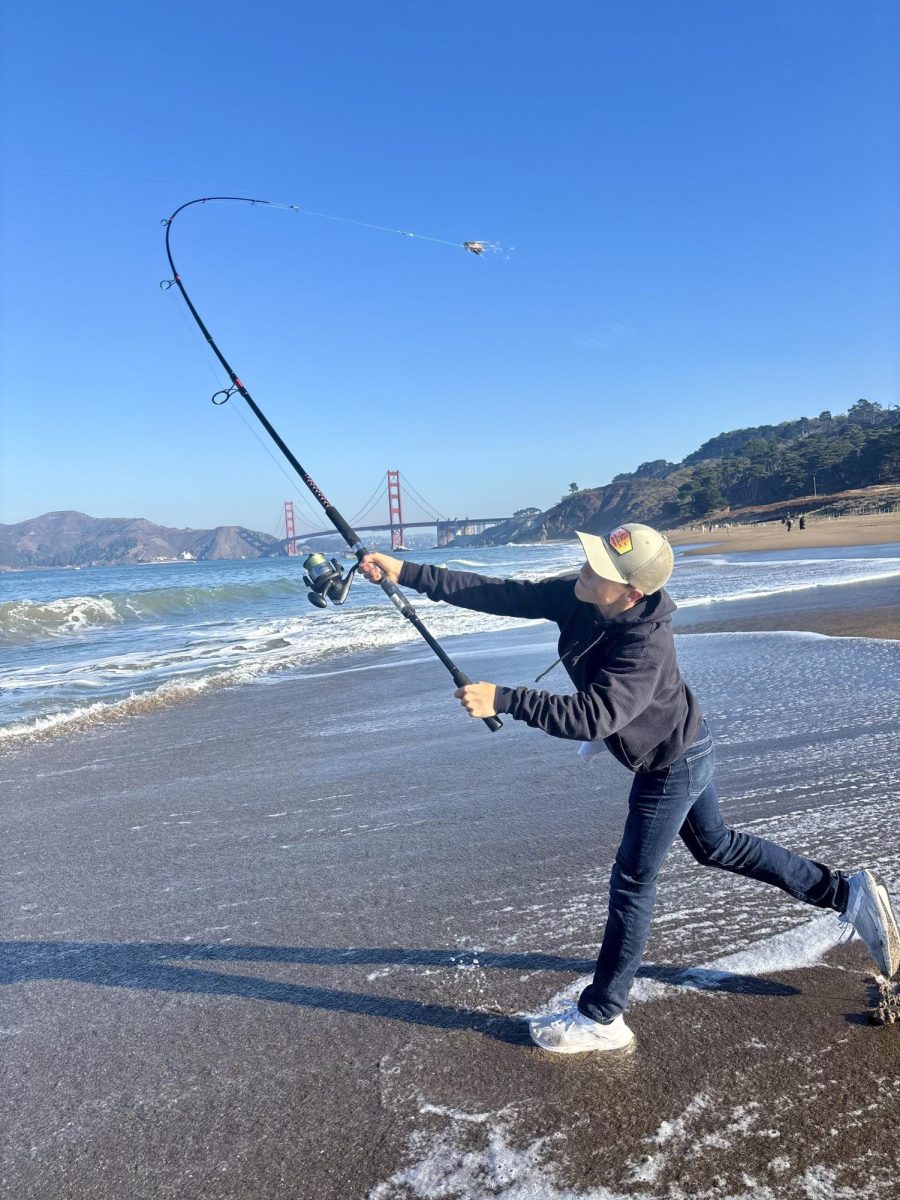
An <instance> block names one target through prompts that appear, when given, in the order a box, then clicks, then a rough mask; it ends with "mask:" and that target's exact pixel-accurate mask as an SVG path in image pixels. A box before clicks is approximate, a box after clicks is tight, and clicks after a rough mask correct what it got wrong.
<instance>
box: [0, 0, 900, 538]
mask: <svg viewBox="0 0 900 1200" xmlns="http://www.w3.org/2000/svg"><path fill="white" fill-rule="evenodd" d="M898 34H900V16H898V9H897V6H896V5H895V4H894V3H892V2H888V0H884V2H881V0H852V2H851V0H846V2H840V0H838V2H835V0H832V2H824V0H814V2H813V0H790V2H788V3H785V2H784V0H681V2H679V3H672V2H671V0H665V2H656V0H644V2H642V3H640V4H635V3H624V2H619V3H615V4H614V3H609V2H606V0H600V2H596V0H595V2H594V3H590V4H582V3H570V4H566V5H549V4H546V3H544V4H538V3H532V2H530V0H525V2H521V0H520V2H518V3H489V2H482V3H480V4H472V3H468V2H462V3H457V4H454V5H452V6H448V5H444V4H438V3H424V2H419V3H410V2H406V0H400V2H391V3H385V4H379V5H375V4H371V3H359V2H355V0H354V2H351V3H334V4H332V5H329V6H326V5H324V4H311V3H282V2H273V0H259V2H258V3H256V4H253V5H247V4H245V3H235V2H233V0H216V2H215V3H212V2H209V0H186V2H185V3H182V4H180V5H174V6H170V7H168V8H165V7H163V8H160V6H159V5H158V4H152V3H148V2H143V0H141V2H135V3H130V4H122V3H119V2H115V3H114V2H112V0H109V2H102V3H101V2H98V0H82V2H81V3H79V4H77V5H66V4H62V3H59V2H58V0H57V2H55V3H46V2H45V0H31V3H30V4H29V5H28V6H24V5H17V6H15V10H13V7H12V6H9V5H8V6H6V9H5V17H4V31H3V41H4V44H5V51H4V59H3V62H2V78H3V84H2V86H3V97H2V99H3V145H2V151H3V161H4V164H5V170H4V174H3V194H2V220H3V243H2V252H3V262H4V268H3V280H2V296H0V299H2V318H3V334H2V347H0V348H2V388H3V411H2V450H0V454H2V459H0V467H2V483H0V521H4V522H7V523H8V522H14V521H19V520H23V519H25V518H27V517H30V516H35V515H37V514H38V513H41V512H45V511H49V510H55V509H68V508H74V509H79V510H81V511H84V512H88V513H91V514H92V515H95V516H137V515H140V516H146V517H149V518H150V519H152V520H155V521H158V522H160V523H163V524H173V525H192V526H208V525H214V524H232V523H235V524H237V523H239V524H245V525H249V526H252V527H255V528H259V529H264V530H269V531H274V529H275V528H276V526H277V523H278V518H279V510H280V506H281V503H282V501H283V499H284V497H285V496H287V495H289V494H291V488H289V486H288V483H287V481H286V480H285V478H284V476H283V475H282V473H281V472H280V470H279V469H278V468H277V467H276V466H275V464H274V463H273V462H272V460H271V458H270V457H269V456H268V455H267V454H266V453H265V451H264V450H263V449H262V448H261V447H260V445H259V444H258V442H257V441H256V440H255V439H254V438H253V437H252V436H251V434H250V433H249V432H248V430H247V429H246V428H245V426H244V424H242V423H241V421H239V420H238V419H237V415H236V412H235V411H233V410H234V409H235V408H236V407H237V402H236V401H232V402H231V403H230V404H229V405H227V406H225V408H223V409H217V408H214V407H213V406H212V405H210V403H209V400H208V397H209V395H210V393H211V392H212V391H213V390H215V388H216V386H219V385H218V384H217V383H216V377H215V375H214V372H213V370H212V367H211V363H210V361H209V355H208V352H207V351H206V349H205V348H204V346H203V345H202V343H201V340H200V339H199V334H197V333H196V332H195V331H194V330H193V329H192V328H191V325H190V323H189V318H188V317H187V311H186V309H185V308H184V305H183V303H182V301H181V300H180V298H179V297H178V296H177V294H176V292H175V291H174V290H172V291H170V292H167V293H164V292H162V291H160V290H159V288H158V283H159V281H160V280H161V279H163V278H165V277H166V275H167V274H168V269H167V264H166V261H165V256H164V249H163V230H162V227H161V225H160V219H161V218H162V217H165V216H166V215H167V214H168V213H170V212H171V211H173V210H174V209H175V208H176V207H177V206H178V205H179V204H181V203H182V202H183V201H185V200H188V199H191V198H193V197H195V196H201V195H207V194H218V193H221V192H225V193H229V194H240V195H250V196H259V197H262V198H265V199H271V200H277V201H284V202H288V203H294V204H298V205H300V206H301V207H302V208H308V209H310V210H314V211H318V212H324V213H329V214H334V215H339V216H345V217H351V218H358V219H360V220H363V221H368V222H372V223H374V224H379V225H386V226H390V227H396V228H404V229H410V230H414V231H417V232H420V233H424V234H431V235H433V236H436V237H438V238H445V239H447V240H450V241H460V242H461V241H463V240H466V239H473V238H484V239H488V240H491V241H496V242H498V243H500V244H501V245H502V246H503V247H504V248H505V250H504V252H503V253H500V254H496V255H493V256H490V257H488V256H486V257H485V258H483V259H477V258H475V257H473V256H472V255H468V254H466V253H464V252H463V251H462V250H457V249H455V248H449V247H445V246H441V245H436V244H432V243H429V242H424V241H419V242H417V241H412V240H408V239H403V238H399V237H396V236H394V235H390V234H385V233H377V232H374V231H370V230H365V229H361V228H357V227H354V226H352V225H344V224H340V223H337V222H330V221H325V220H320V219H317V218H313V217H311V216H306V215H298V214H296V213H290V212H285V211H281V210H266V209H261V208H250V207H249V206H245V205H224V204H222V205H207V206H203V207H196V208H194V209H192V210H190V211H189V212H188V213H186V214H184V215H183V217H181V218H179V221H178V222H177V223H176V225H175V226H174V227H173V244H174V251H175V256H176V261H177V263H178V266H179V270H180V272H181V274H182V277H183V278H184V281H185V284H186V286H187V287H188V289H189V290H190V292H191V294H192V296H193V298H194V300H195V302H196V303H197V305H198V308H199V309H200V311H201V313H202V315H203V316H204V318H205V319H206V321H207V323H208V324H209V326H210V328H211V331H212V333H213V335H214V336H215V337H216V338H217V340H218V341H219V343H220V345H221V346H222V349H223V351H224V353H225V355H226V357H228V358H229V359H230V361H231V362H232V364H233V366H234V367H235V369H236V370H237V372H238V374H239V375H240V376H241V377H242V378H243V379H244V381H245V382H246V384H247V386H248V387H249V388H250V391H251V392H252V393H253V395H254V397H255V398H256V399H257V401H258V402H259V403H260V405H261V406H262V408H263V409H264V410H265V411H266V413H267V414H268V415H269V417H270V419H271V420H272V422H273V423H274V424H275V426H276V427H277V428H278V429H279V431H280V432H281V433H282V435H283V436H284V438H285V440H286V441H287V442H288V444H289V445H290V446H291V447H292V449H294V451H295V453H296V454H297V456H298V458H299V459H300V461H301V462H302V463H303V464H304V466H305V467H306V468H307V469H308V470H309V471H310V472H311V474H312V475H313V477H314V478H315V479H316V480H317V481H318V482H319V484H320V485H321V487H322V488H323V490H324V491H325V492H326V494H327V495H328V496H329V498H330V499H331V500H332V501H333V502H334V503H336V504H337V505H338V507H339V508H341V509H342V510H343V511H344V512H345V513H346V515H347V516H349V517H352V516H353V514H354V513H355V512H356V511H357V510H358V509H359V508H360V507H361V506H362V504H363V502H364V501H365V500H366V499H367V497H368V496H369V495H370V493H371V492H372V491H373V490H374V489H375V487H376V486H377V485H378V481H379V478H382V477H383V476H384V473H385V471H386V470H387V469H388V468H389V467H399V469H400V470H401V472H402V473H403V474H404V475H405V476H406V477H407V478H408V479H409V480H410V481H411V482H412V484H413V485H414V486H415V487H416V488H417V489H418V490H419V491H420V492H421V493H422V494H423V495H424V496H425V497H426V498H427V499H428V500H429V501H431V503H432V504H433V505H434V506H435V507H436V508H437V509H438V510H440V511H442V512H444V513H448V514H457V515H459V514H462V513H469V514H479V513H480V514H484V515H488V514H490V515H500V514H501V513H504V512H511V511H512V510H513V509H515V508H518V507H522V506H524V505H529V504H534V505H538V506H541V507H544V506H547V505H549V504H551V503H553V502H554V501H555V500H556V499H557V498H558V497H559V496H560V495H561V494H562V493H563V492H564V491H566V490H567V488H568V485H569V483H570V482H572V481H574V482H577V483H579V484H580V485H581V486H583V487H584V486H591V485H598V484H601V483H605V482H607V481H608V480H609V479H610V478H611V477H612V476H613V475H614V474H615V473H617V472H619V471H625V470H630V469H632V468H633V467H635V466H636V465H637V464H638V463H639V462H641V461H644V460H647V459H653V458H669V459H673V460H677V459H680V458H681V457H682V456H683V455H684V454H686V453H688V452H690V451H691V450H693V449H695V448H696V446H697V445H698V444H699V443H700V442H702V441H703V440H705V439H706V438H708V437H711V436H713V435H714V434H716V433H719V432H721V431H722V430H724V429H729V428H735V427H739V426H745V425H750V424H756V423H759V422H767V421H779V420H784V419H787V418H791V417H797V416H800V415H804V414H805V415H814V414H816V413H818V412H819V411H821V410H822V409H826V408H827V409H831V410H832V411H843V410H845V409H846V408H847V407H848V406H849V405H850V404H852V403H853V402H854V401H855V400H856V399H857V398H858V397H860V396H865V397H867V398H868V399H871V400H877V401H879V402H880V403H882V404H894V403H896V402H897V400H898V396H897V384H898V334H897V330H898V315H900V313H898V307H900V306H898V258H900V254H898V206H900V167H898V155H897V145H898V142H897V132H898V131H897V112H898V111H900V96H898V87H897V83H896V70H895V67H896V61H897V56H898V50H900V36H898ZM511 248H512V249H511Z"/></svg>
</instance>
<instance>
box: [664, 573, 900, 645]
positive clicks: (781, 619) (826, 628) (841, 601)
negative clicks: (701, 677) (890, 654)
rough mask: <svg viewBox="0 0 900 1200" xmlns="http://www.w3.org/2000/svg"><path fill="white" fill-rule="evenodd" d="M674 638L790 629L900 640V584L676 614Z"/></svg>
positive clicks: (873, 584)
mask: <svg viewBox="0 0 900 1200" xmlns="http://www.w3.org/2000/svg"><path fill="white" fill-rule="evenodd" d="M674 622H675V629H676V631H677V632H678V633H726V632H727V633H737V632H739V631H746V632H758V631H762V630H793V631H803V630H805V631H807V632H810V633H824V634H827V635H828V636H829V637H873V638H891V639H895V638H900V580H898V579H896V578H894V579H887V580H874V581H870V582H867V583H850V584H846V585H844V586H838V587H819V588H810V589H809V590H807V591H804V592H788V593H783V594H781V595H777V594H776V595H774V596H768V597H766V598H765V599H764V600H762V601H761V600H759V599H756V600H732V601H727V602H721V603H718V604H715V605H697V606H696V607H693V608H681V609H679V610H678V611H677V612H676V614H675V618H674Z"/></svg>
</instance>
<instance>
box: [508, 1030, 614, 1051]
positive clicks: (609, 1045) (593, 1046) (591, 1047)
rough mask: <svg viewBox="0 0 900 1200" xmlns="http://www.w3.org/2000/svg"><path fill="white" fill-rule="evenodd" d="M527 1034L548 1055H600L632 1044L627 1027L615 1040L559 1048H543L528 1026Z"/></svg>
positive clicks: (571, 1044)
mask: <svg viewBox="0 0 900 1200" xmlns="http://www.w3.org/2000/svg"><path fill="white" fill-rule="evenodd" d="M528 1032H529V1034H530V1035H531V1040H532V1041H533V1042H534V1044H535V1046H537V1047H538V1049H539V1050H546V1051H547V1053H548V1054H597V1053H600V1054H602V1053H604V1052H606V1051H609V1050H625V1049H626V1048H627V1047H628V1046H630V1045H632V1043H633V1042H634V1033H633V1032H632V1031H631V1030H630V1029H629V1028H628V1027H627V1026H626V1027H624V1028H623V1030H622V1033H621V1034H619V1035H617V1036H616V1037H615V1038H608V1039H606V1040H603V1041H600V1040H599V1039H598V1040H597V1041H591V1042H589V1043H586V1042H581V1043H570V1044H569V1045H565V1044H563V1045H559V1046H545V1045H544V1044H543V1042H541V1041H540V1040H539V1036H538V1035H536V1034H535V1031H534V1030H533V1029H532V1027H531V1026H530V1025H529V1027H528Z"/></svg>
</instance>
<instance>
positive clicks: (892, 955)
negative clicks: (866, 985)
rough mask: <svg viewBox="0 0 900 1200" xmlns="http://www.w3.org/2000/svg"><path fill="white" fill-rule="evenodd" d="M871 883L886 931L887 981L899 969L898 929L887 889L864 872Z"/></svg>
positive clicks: (899, 938)
mask: <svg viewBox="0 0 900 1200" xmlns="http://www.w3.org/2000/svg"><path fill="white" fill-rule="evenodd" d="M866 874H867V875H869V878H870V879H871V880H872V883H873V884H874V885H875V896H876V898H877V900H878V911H879V912H880V913H881V919H882V921H883V922H884V927H885V929H886V930H887V945H886V946H885V954H886V956H887V960H888V962H887V966H888V979H890V978H891V977H892V976H893V975H896V974H897V970H898V969H900V929H898V928H897V921H896V918H895V917H894V910H893V909H892V908H891V898H890V896H889V895H888V893H887V888H886V887H884V886H883V884H880V883H878V882H877V880H876V879H875V878H874V876H872V875H870V874H869V872H868V871H867V872H866Z"/></svg>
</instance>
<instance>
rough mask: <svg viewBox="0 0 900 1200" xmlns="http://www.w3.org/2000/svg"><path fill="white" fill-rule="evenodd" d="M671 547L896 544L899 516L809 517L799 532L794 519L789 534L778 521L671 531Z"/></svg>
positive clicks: (720, 549)
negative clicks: (700, 543) (804, 526)
mask: <svg viewBox="0 0 900 1200" xmlns="http://www.w3.org/2000/svg"><path fill="white" fill-rule="evenodd" d="M666 536H667V537H668V539H669V541H670V542H671V543H672V545H673V546H687V545H690V546H693V545H694V543H696V542H703V543H704V545H702V546H697V547H696V548H695V549H690V550H687V551H685V553H686V554H691V555H693V554H723V553H727V554H735V553H738V552H741V551H751V550H752V551H760V550H798V549H815V548H817V547H825V546H847V547H853V546H883V545H887V544H889V543H891V542H900V513H873V514H872V515H870V516H862V517H834V518H831V519H829V518H827V517H809V518H807V523H806V528H805V529H804V530H801V529H800V527H799V525H798V524H797V522H796V520H795V521H794V527H793V529H792V530H791V532H790V533H788V532H787V529H786V528H785V526H784V525H782V524H781V522H780V521H775V520H772V521H768V522H766V523H765V524H761V525H732V526H731V527H730V528H725V527H724V526H720V527H719V528H716V529H710V530H709V531H708V532H702V531H701V529H700V527H699V526H698V527H697V528H696V529H679V530H672V531H670V532H669V533H667V535H666Z"/></svg>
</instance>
